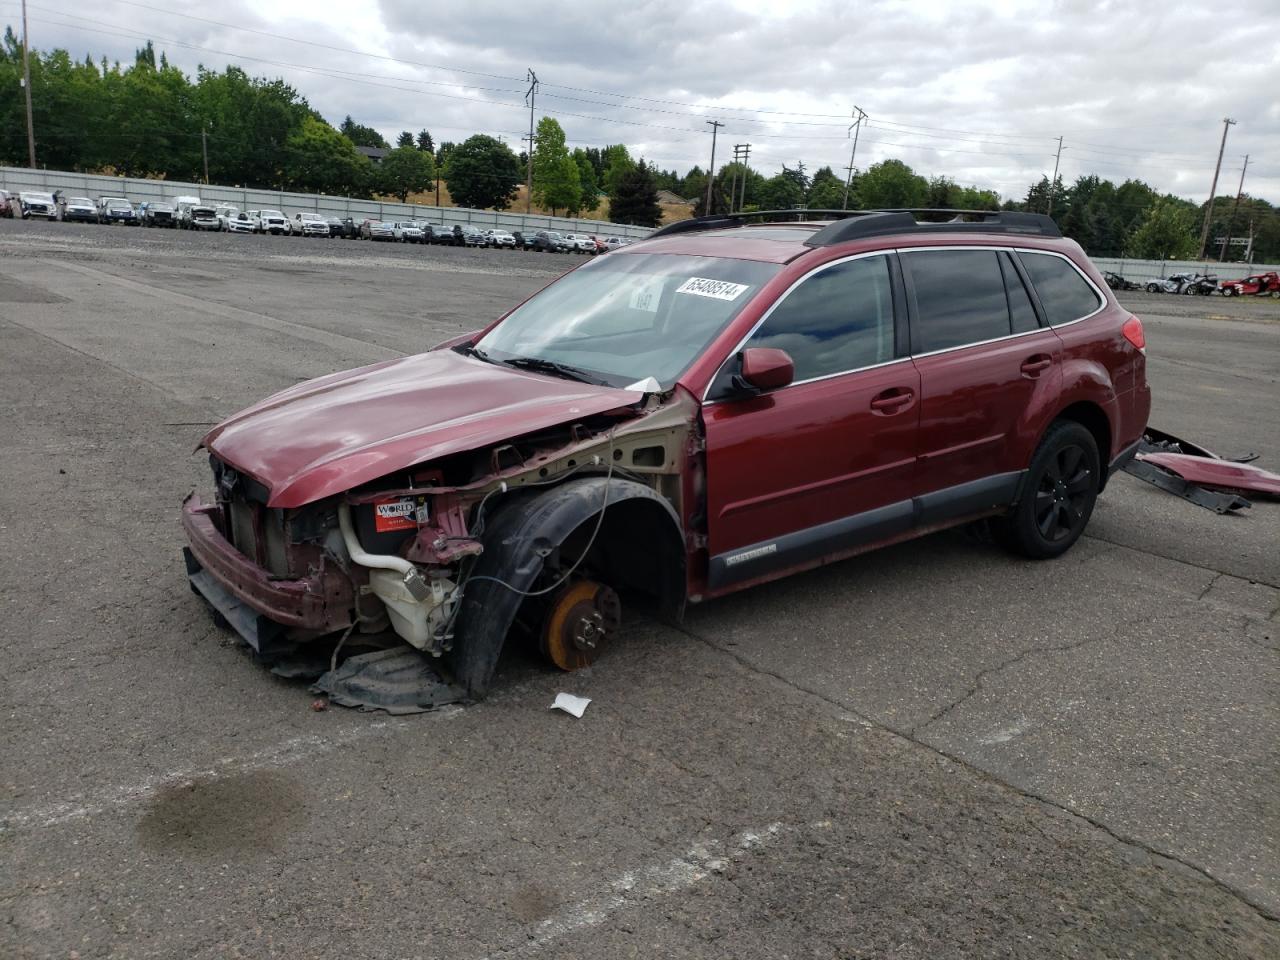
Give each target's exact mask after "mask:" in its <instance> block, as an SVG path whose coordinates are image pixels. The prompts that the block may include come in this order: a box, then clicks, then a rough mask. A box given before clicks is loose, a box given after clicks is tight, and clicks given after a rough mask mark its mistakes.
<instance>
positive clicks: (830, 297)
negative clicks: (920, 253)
mask: <svg viewBox="0 0 1280 960" xmlns="http://www.w3.org/2000/svg"><path fill="white" fill-rule="evenodd" d="M746 346H748V347H774V348H777V349H779V350H785V351H786V352H787V353H788V354H790V356H791V359H792V361H793V362H794V363H795V368H796V373H795V379H796V380H797V381H800V380H813V379H815V378H817V377H826V376H830V375H831V374H836V373H845V372H847V371H850V370H857V369H860V368H862V367H869V366H872V365H873V364H877V363H885V362H886V361H889V360H892V359H893V293H892V286H891V285H890V282H889V262H888V259H887V258H885V257H863V258H861V259H858V260H847V261H845V262H844V263H837V264H835V265H834V266H830V267H828V268H827V269H825V270H821V271H819V272H818V273H815V274H814V275H813V276H811V277H809V278H808V279H806V280H804V281H803V282H802V283H801V284H800V285H799V286H798V287H796V288H795V289H794V290H792V291H791V292H790V293H789V294H787V296H786V298H785V299H784V300H783V301H782V302H781V303H779V304H778V305H777V307H776V308H774V311H773V313H771V314H769V318H768V319H767V320H765V322H764V323H763V325H761V327H760V329H759V330H757V331H756V332H755V333H754V334H753V335H752V336H751V339H750V340H749V341H748V342H747V344H746Z"/></svg>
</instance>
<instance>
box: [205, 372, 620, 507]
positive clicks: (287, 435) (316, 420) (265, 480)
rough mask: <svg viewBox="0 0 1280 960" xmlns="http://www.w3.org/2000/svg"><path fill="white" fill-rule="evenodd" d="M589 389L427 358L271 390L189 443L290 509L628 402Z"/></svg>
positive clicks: (602, 389)
mask: <svg viewBox="0 0 1280 960" xmlns="http://www.w3.org/2000/svg"><path fill="white" fill-rule="evenodd" d="M641 396H642V395H641V394H640V393H638V392H636V391H628V390H618V389H615V388H612V387H599V386H595V385H593V384H586V383H577V382H574V381H571V380H561V379H557V378H553V377H549V376H543V375H541V374H534V373H528V372H525V371H521V370H515V369H512V368H511V367H503V366H497V365H494V364H491V363H485V362H484V361H481V360H477V359H475V358H473V357H466V356H463V355H461V354H458V353H455V352H454V351H453V350H447V349H446V350H432V351H430V352H428V353H421V354H418V355H416V356H411V357H403V358H401V359H398V360H386V361H383V362H381V363H375V364H373V365H371V366H367V367H361V368H359V369H356V370H348V371H344V372H342V373H335V374H330V375H329V376H326V377H320V378H318V379H316V380H309V381H307V382H306V383H300V384H298V385H297V386H294V387H290V388H288V389H287V390H282V391H281V392H280V393H277V394H275V395H274V396H271V397H268V398H267V399H266V400H263V401H262V402H261V403H258V404H255V405H254V406H252V407H249V408H248V409H246V410H243V411H241V412H240V413H237V414H236V415H235V416H233V417H231V418H229V419H227V420H225V421H223V422H222V423H220V424H219V425H218V426H216V427H214V429H213V430H212V431H210V432H209V434H208V435H207V436H206V437H205V438H204V439H203V440H202V441H201V445H202V446H204V447H207V448H208V449H209V450H210V451H211V452H213V453H214V454H216V455H217V456H218V457H219V458H220V459H222V460H223V461H225V462H226V463H229V464H230V465H231V466H233V467H235V468H236V469H237V470H241V471H243V472H244V473H247V474H249V475H250V476H251V477H253V478H254V479H255V480H257V481H258V482H260V483H262V484H263V485H265V486H266V487H267V489H268V490H269V491H270V499H269V505H270V506H273V507H300V506H302V505H303V504H306V503H311V502H312V501H315V500H321V499H324V498H325V497H330V496H333V495H335V494H338V493H342V492H343V491H345V490H350V489H351V488H353V487H358V486H360V485H361V484H363V483H367V482H369V481H370V480H376V479H377V478H378V477H381V476H385V475H386V474H388V473H393V472H395V471H397V470H403V469H405V468H406V467H411V466H413V465H414V464H417V463H423V462H426V461H429V460H435V459H437V458H439V457H443V456H447V455H449V454H452V453H459V452H462V451H466V450H473V449H477V448H481V447H485V446H489V445H492V444H495V443H499V442H501V441H503V440H507V439H510V438H512V437H517V436H520V435H522V434H526V433H531V432H533V431H536V430H542V429H545V428H547V427H553V426H555V425H557V424H560V423H565V422H568V421H573V420H579V419H582V418H584V417H589V416H594V415H597V414H601V413H605V412H607V411H610V410H617V409H619V408H624V407H630V406H632V405H635V404H637V403H639V402H640V400H641Z"/></svg>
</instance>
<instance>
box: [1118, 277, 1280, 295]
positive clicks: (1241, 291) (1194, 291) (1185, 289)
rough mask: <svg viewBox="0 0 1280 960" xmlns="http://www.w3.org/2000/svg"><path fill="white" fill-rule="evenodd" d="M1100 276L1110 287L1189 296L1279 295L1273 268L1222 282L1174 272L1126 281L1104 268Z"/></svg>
mask: <svg viewBox="0 0 1280 960" xmlns="http://www.w3.org/2000/svg"><path fill="white" fill-rule="evenodd" d="M1103 276H1104V278H1105V279H1106V281H1107V286H1109V287H1110V288H1111V289H1112V290H1146V291H1147V293H1173V294H1179V295H1182V296H1188V297H1190V296H1203V297H1207V296H1210V295H1211V294H1215V293H1220V294H1222V295H1223V296H1224V297H1242V296H1243V297H1250V296H1254V297H1276V298H1280V274H1277V273H1276V272H1275V271H1274V270H1273V271H1271V272H1269V273H1255V274H1253V275H1251V276H1248V277H1245V278H1243V279H1241V280H1222V281H1219V280H1218V275H1217V274H1215V273H1175V274H1172V275H1170V276H1168V277H1162V278H1161V279H1159V280H1148V281H1147V282H1146V283H1136V282H1134V281H1133V280H1126V279H1125V278H1124V277H1122V276H1121V275H1120V274H1118V273H1115V272H1113V271H1107V272H1106V273H1105V274H1103Z"/></svg>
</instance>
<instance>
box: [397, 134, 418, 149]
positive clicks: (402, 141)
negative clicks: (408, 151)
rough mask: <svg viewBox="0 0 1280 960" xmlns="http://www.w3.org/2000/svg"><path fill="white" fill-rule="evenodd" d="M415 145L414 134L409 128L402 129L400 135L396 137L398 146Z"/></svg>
mask: <svg viewBox="0 0 1280 960" xmlns="http://www.w3.org/2000/svg"><path fill="white" fill-rule="evenodd" d="M413 145H414V140H413V134H412V133H410V132H409V131H408V130H401V131H400V136H398V137H396V146H397V147H412V146H413Z"/></svg>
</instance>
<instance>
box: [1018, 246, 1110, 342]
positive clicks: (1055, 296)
mask: <svg viewBox="0 0 1280 960" xmlns="http://www.w3.org/2000/svg"><path fill="white" fill-rule="evenodd" d="M1018 257H1019V258H1020V259H1021V260H1022V265H1023V266H1024V267H1026V269H1027V274H1028V275H1029V276H1030V277H1031V283H1032V285H1033V286H1034V287H1035V288H1036V293H1037V294H1038V295H1039V297H1040V304H1041V305H1042V306H1043V307H1044V310H1045V313H1046V314H1047V315H1048V317H1049V323H1050V324H1053V325H1056V324H1060V323H1070V322H1071V321H1072V320H1079V319H1080V318H1081V317H1087V316H1088V315H1089V314H1091V313H1093V312H1094V311H1095V310H1097V309H1098V308H1099V307H1100V306H1102V300H1101V299H1100V298H1099V297H1098V294H1097V293H1096V292H1094V289H1093V287H1091V286H1089V283H1088V281H1086V280H1085V278H1084V277H1082V276H1081V275H1080V271H1079V270H1077V269H1076V268H1075V267H1073V266H1072V265H1071V264H1070V263H1068V262H1067V261H1066V260H1064V259H1063V258H1062V257H1055V256H1053V255H1051V254H1048V253H1027V252H1025V251H1020V252H1019V253H1018Z"/></svg>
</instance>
